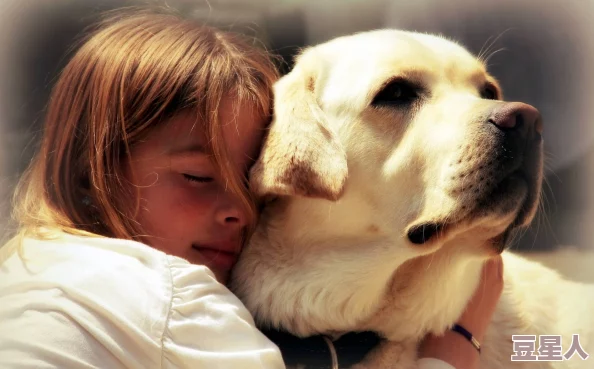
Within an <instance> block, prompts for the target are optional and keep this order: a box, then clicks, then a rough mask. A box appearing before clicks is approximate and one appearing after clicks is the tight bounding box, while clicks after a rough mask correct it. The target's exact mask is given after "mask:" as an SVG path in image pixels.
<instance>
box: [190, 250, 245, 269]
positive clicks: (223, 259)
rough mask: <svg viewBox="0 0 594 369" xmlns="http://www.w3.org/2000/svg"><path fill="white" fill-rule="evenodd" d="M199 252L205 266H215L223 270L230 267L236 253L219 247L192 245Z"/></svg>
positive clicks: (233, 262) (235, 257)
mask: <svg viewBox="0 0 594 369" xmlns="http://www.w3.org/2000/svg"><path fill="white" fill-rule="evenodd" d="M192 248H193V249H194V250H196V251H198V252H199V253H200V256H202V259H203V261H204V264H205V265H206V266H216V267H218V268H222V269H225V270H228V269H231V267H232V266H233V264H235V261H236V260H237V256H238V254H237V253H234V252H227V251H223V250H220V249H213V248H209V247H203V246H192Z"/></svg>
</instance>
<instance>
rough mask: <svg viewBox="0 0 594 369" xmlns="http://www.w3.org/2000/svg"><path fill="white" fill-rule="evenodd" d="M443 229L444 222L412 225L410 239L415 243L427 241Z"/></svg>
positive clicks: (419, 243)
mask: <svg viewBox="0 0 594 369" xmlns="http://www.w3.org/2000/svg"><path fill="white" fill-rule="evenodd" d="M442 229H443V225H442V224H438V223H423V224H418V225H414V226H412V227H410V228H409V229H408V232H407V236H408V239H409V240H410V242H412V243H414V244H415V245H422V244H424V243H427V242H428V241H429V240H430V239H432V238H433V237H435V236H436V235H437V234H438V233H439V232H441V231H442Z"/></svg>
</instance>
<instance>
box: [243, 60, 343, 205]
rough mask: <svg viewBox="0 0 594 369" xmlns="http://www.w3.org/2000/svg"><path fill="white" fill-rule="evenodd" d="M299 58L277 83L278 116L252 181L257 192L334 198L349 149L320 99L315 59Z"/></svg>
mask: <svg viewBox="0 0 594 369" xmlns="http://www.w3.org/2000/svg"><path fill="white" fill-rule="evenodd" d="M309 59H310V60H306V55H302V56H301V57H300V58H298V60H297V62H296V66H295V68H294V69H293V70H292V71H291V72H290V73H289V74H287V75H286V76H285V77H283V78H281V79H280V80H279V81H278V82H277V83H276V84H275V86H274V118H273V121H272V124H271V126H270V130H269V132H268V136H267V138H266V140H265V142H264V146H263V148H262V152H261V154H260V158H259V159H258V161H257V162H256V163H255V164H254V166H253V167H252V170H251V173H250V186H251V187H252V190H253V191H254V192H255V193H256V194H257V195H259V196H265V195H290V196H294V195H297V196H306V197H317V198H324V199H328V200H332V201H335V200H337V199H339V198H340V197H341V195H342V192H343V189H344V186H345V182H346V178H347V174H348V168H347V159H346V153H345V150H344V148H343V147H342V144H341V143H340V142H339V140H338V138H337V136H336V133H335V132H333V131H332V130H331V129H330V127H329V126H328V124H327V121H326V117H325V114H324V112H323V111H322V109H321V108H320V106H319V104H318V102H317V98H316V85H317V84H318V81H319V78H318V76H319V73H318V71H317V70H316V68H315V66H316V65H317V64H316V63H313V61H314V60H311V57H310V58H309Z"/></svg>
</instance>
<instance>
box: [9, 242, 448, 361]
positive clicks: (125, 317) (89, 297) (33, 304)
mask: <svg viewBox="0 0 594 369" xmlns="http://www.w3.org/2000/svg"><path fill="white" fill-rule="evenodd" d="M6 247H9V248H13V249H15V245H14V244H12V245H10V244H9V245H8V246H6ZM22 251H23V252H22V256H23V257H24V258H22V257H21V255H20V254H19V253H18V252H16V250H7V249H4V250H2V254H4V255H5V254H6V253H7V252H8V253H9V256H8V258H7V259H6V261H4V262H3V263H2V264H0V368H3V369H10V368H39V369H42V368H110V369H117V368H122V369H123V368H143V369H147V368H208V369H211V368H212V369H216V368H242V369H252V368H254V369H255V368H284V367H285V366H284V364H283V361H282V358H281V355H280V352H279V350H278V348H277V347H276V346H275V345H274V344H273V343H272V342H270V341H269V340H268V339H267V338H266V337H265V336H264V335H263V334H262V333H261V332H260V331H258V330H257V329H256V327H255V324H254V321H253V319H252V317H251V315H250V314H249V312H248V311H247V309H246V308H245V307H244V306H243V304H242V303H241V302H240V301H239V299H238V298H237V297H235V295H233V294H232V293H231V292H230V291H229V290H228V289H227V288H226V287H225V286H224V285H222V284H220V283H218V282H217V281H216V279H215V277H214V275H213V273H212V272H211V271H210V270H209V269H208V268H207V267H205V266H201V265H192V264H190V263H188V262H187V261H186V260H183V259H180V258H177V257H174V256H171V255H166V254H164V253H162V252H160V251H158V250H155V249H153V248H151V247H149V246H146V245H144V244H141V243H138V242H133V241H126V240H119V239H111V238H92V237H82V236H73V235H67V234H62V233H60V234H59V235H58V236H57V238H56V239H52V240H51V241H39V240H34V239H25V240H24V242H23V248H22ZM421 362H425V363H427V364H421V363H420V365H421V366H420V369H453V368H452V367H451V366H449V365H448V364H445V363H443V362H441V361H436V360H426V359H423V360H421ZM436 362H437V363H436Z"/></svg>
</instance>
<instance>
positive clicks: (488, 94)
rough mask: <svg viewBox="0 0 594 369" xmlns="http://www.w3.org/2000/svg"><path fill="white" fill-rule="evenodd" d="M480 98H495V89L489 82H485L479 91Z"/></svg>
mask: <svg viewBox="0 0 594 369" xmlns="http://www.w3.org/2000/svg"><path fill="white" fill-rule="evenodd" d="M481 98H483V99H487V100H497V90H496V89H495V87H494V86H493V85H491V84H487V85H486V86H485V87H483V90H482V91H481Z"/></svg>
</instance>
